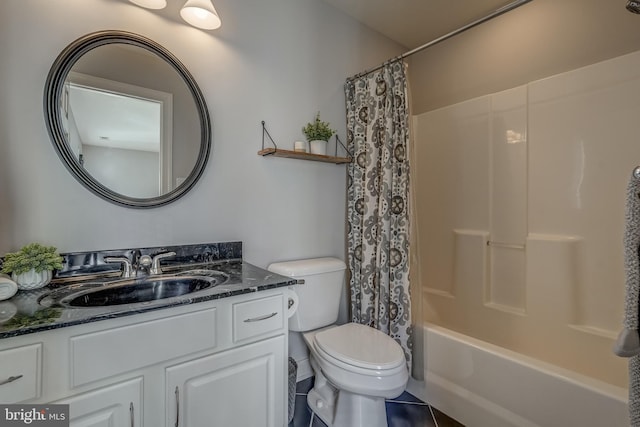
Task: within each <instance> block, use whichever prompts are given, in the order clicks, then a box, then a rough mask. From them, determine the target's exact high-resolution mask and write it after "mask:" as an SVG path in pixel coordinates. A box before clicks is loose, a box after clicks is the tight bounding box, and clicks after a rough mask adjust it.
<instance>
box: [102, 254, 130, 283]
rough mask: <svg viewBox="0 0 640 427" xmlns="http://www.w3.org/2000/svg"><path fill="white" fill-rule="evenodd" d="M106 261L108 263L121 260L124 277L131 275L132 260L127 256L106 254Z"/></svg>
mask: <svg viewBox="0 0 640 427" xmlns="http://www.w3.org/2000/svg"><path fill="white" fill-rule="evenodd" d="M104 262H106V263H107V264H111V263H116V262H119V263H120V264H122V277H124V278H129V277H131V272H132V268H131V261H130V260H129V258H127V257H126V256H106V257H104Z"/></svg>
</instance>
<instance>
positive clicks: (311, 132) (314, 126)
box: [302, 111, 336, 141]
mask: <svg viewBox="0 0 640 427" xmlns="http://www.w3.org/2000/svg"><path fill="white" fill-rule="evenodd" d="M302 133H304V136H306V137H307V141H315V140H319V141H329V138H331V136H332V135H333V134H334V133H336V131H335V130H333V129H331V126H330V125H329V123H327V122H323V121H322V120H320V112H319V111H318V114H316V118H315V120H314V121H313V122H311V123H307V125H306V126H305V127H303V128H302Z"/></svg>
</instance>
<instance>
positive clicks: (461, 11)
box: [323, 0, 510, 50]
mask: <svg viewBox="0 0 640 427" xmlns="http://www.w3.org/2000/svg"><path fill="white" fill-rule="evenodd" d="M323 1H324V2H326V3H329V4H331V5H333V6H334V7H336V8H337V9H339V10H341V11H342V12H344V13H346V14H347V15H350V16H352V17H353V18H355V19H356V20H357V21H359V22H361V23H363V24H365V25H366V26H368V27H369V28H372V29H374V30H376V31H378V32H379V33H382V34H384V35H385V36H387V37H388V38H390V39H391V40H394V41H396V42H397V43H399V44H401V45H403V46H405V47H406V48H407V50H409V49H413V48H415V47H418V46H420V45H422V44H424V43H426V42H429V41H431V40H433V39H436V38H438V37H440V36H442V35H444V34H447V33H449V32H451V31H453V30H456V29H458V28H460V27H462V26H464V25H466V24H468V23H470V22H473V21H475V20H477V19H480V18H483V17H484V16H486V15H488V14H489V13H491V12H493V11H495V10H497V9H499V8H501V7H502V6H505V5H507V4H509V3H510V1H509V0H323Z"/></svg>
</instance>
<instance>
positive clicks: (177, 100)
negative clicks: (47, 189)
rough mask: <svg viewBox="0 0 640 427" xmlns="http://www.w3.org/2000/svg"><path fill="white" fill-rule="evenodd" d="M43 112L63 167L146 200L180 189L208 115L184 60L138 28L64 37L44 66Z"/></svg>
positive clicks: (86, 181)
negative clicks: (46, 68) (46, 70)
mask: <svg viewBox="0 0 640 427" xmlns="http://www.w3.org/2000/svg"><path fill="white" fill-rule="evenodd" d="M44 110H45V121H46V124H47V129H48V131H49V135H50V136H51V139H52V142H53V145H54V146H55V148H56V151H57V153H58V155H59V156H60V158H61V159H62V161H63V163H64V164H65V166H66V167H67V169H68V170H69V171H70V172H71V173H72V174H73V176H74V177H75V178H76V179H77V180H78V181H80V182H81V183H82V184H83V185H84V186H85V187H86V188H88V189H89V190H91V191H92V192H94V193H95V194H97V195H98V196H100V197H102V198H104V199H106V200H108V201H110V202H112V203H116V204H119V205H122V206H128V207H134V208H149V207H155V206H161V205H164V204H167V203H170V202H172V201H174V200H176V199H178V198H179V197H181V196H183V195H184V194H185V193H186V192H187V191H189V190H190V189H191V188H192V187H193V186H194V184H195V183H196V181H197V180H198V178H199V177H200V175H202V172H203V170H204V167H205V166H206V163H207V159H208V157H209V152H210V149H211V123H210V119H209V112H208V110H207V106H206V104H205V101H204V97H203V96H202V93H201V91H200V89H199V88H198V85H197V84H196V82H195V80H194V79H193V77H192V76H191V74H190V73H189V71H188V70H187V69H186V68H185V66H184V65H183V64H182V63H181V62H180V61H179V60H178V59H177V58H176V57H175V56H173V55H172V54H171V53H170V52H169V51H167V50H166V49H165V48H163V47H162V46H160V45H159V44H157V43H155V42H154V41H152V40H149V39H147V38H145V37H142V36H140V35H137V34H133V33H127V32H123V31H100V32H96V33H92V34H88V35H86V36H84V37H81V38H79V39H78V40H76V41H74V42H73V43H71V44H70V45H69V46H67V47H66V48H65V49H64V50H63V51H62V53H60V55H59V56H58V58H57V59H56V60H55V62H54V63H53V65H52V66H51V70H50V71H49V75H48V77H47V82H46V85H45V94H44Z"/></svg>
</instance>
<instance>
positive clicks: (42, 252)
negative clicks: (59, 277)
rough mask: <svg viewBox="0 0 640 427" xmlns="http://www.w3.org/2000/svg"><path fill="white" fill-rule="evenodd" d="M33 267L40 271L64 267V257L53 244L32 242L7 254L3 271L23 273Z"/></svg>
mask: <svg viewBox="0 0 640 427" xmlns="http://www.w3.org/2000/svg"><path fill="white" fill-rule="evenodd" d="M32 268H33V269H34V270H35V271H36V272H38V273H40V272H42V271H45V270H55V269H60V268H62V257H61V256H60V255H59V254H58V252H57V249H56V248H55V247H53V246H43V245H41V244H40V243H30V244H28V245H26V246H24V247H22V249H20V250H19V251H18V252H10V253H8V254H6V255H5V257H4V262H3V264H2V272H3V273H15V274H22V273H26V272H27V271H29V270H31V269H32Z"/></svg>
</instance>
